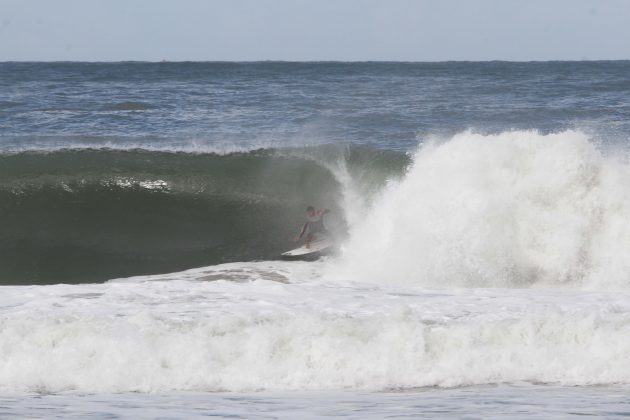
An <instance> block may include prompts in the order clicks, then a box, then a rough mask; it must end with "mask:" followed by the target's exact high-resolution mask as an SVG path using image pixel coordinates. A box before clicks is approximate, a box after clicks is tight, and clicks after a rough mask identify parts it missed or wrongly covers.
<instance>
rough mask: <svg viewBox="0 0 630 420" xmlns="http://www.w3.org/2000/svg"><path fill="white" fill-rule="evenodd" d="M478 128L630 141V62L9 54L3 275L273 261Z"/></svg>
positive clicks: (1, 195) (0, 218) (340, 225)
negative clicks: (313, 226) (571, 132)
mask: <svg viewBox="0 0 630 420" xmlns="http://www.w3.org/2000/svg"><path fill="white" fill-rule="evenodd" d="M468 129H471V130H476V131H480V132H483V133H496V132H502V131H506V130H513V129H535V130H540V131H542V132H552V131H561V130H566V129H579V130H582V131H585V132H588V133H590V134H591V135H592V136H593V138H595V139H597V140H598V141H600V142H602V143H614V144H625V143H626V142H627V140H628V138H629V137H630V62H548V63H503V62H492V63H415V64H414V63H242V64H237V63H155V64H149V63H113V64H96V63H48V64H45V63H0V153H1V154H0V284H9V283H17V284H24V283H26V284H28V283H57V282H92V281H102V280H106V279H109V278H112V277H118V276H127V275H134V274H150V273H157V272H164V271H173V270H180V269H184V268H188V267H192V266H200V265H207V264H214V263H217V262H225V261H242V260H253V259H269V258H274V257H275V256H277V255H278V254H279V252H281V251H282V250H284V249H286V247H288V246H290V244H291V240H290V238H291V237H292V236H293V234H294V233H295V231H296V229H297V228H298V227H299V223H300V222H301V217H302V216H301V213H302V210H303V208H304V207H305V205H308V204H311V203H313V204H315V205H321V206H326V207H330V208H331V209H333V216H332V218H331V221H330V223H331V224H332V225H333V226H334V227H335V228H336V230H337V231H338V234H340V235H343V234H344V229H345V228H344V220H343V217H342V212H341V209H340V205H341V204H340V202H339V200H340V196H341V192H340V188H341V186H340V184H339V181H338V175H339V174H337V173H335V168H337V169H339V168H341V169H347V170H348V171H350V173H351V174H352V175H353V176H354V177H355V178H356V179H357V180H358V183H359V184H361V187H362V188H363V189H364V190H365V191H366V192H367V191H372V192H373V191H374V190H376V189H377V187H378V186H379V185H382V183H383V182H384V181H385V180H386V179H387V178H388V177H390V176H395V175H399V174H401V173H402V172H403V171H404V169H405V166H406V164H407V163H408V157H407V156H406V155H405V152H406V151H409V150H412V149H414V148H415V147H416V145H417V144H418V143H421V142H423V141H425V140H427V139H429V138H433V137H440V138H448V137H449V136H450V135H452V134H454V133H456V132H459V131H462V130H468Z"/></svg>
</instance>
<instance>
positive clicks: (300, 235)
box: [295, 222, 308, 241]
mask: <svg viewBox="0 0 630 420" xmlns="http://www.w3.org/2000/svg"><path fill="white" fill-rule="evenodd" d="M307 226H308V222H306V223H304V226H302V230H300V233H299V234H298V235H297V236H296V237H295V240H296V241H299V240H300V238H301V237H302V236H304V232H306V227H307Z"/></svg>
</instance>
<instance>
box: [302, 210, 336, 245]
mask: <svg viewBox="0 0 630 420" xmlns="http://www.w3.org/2000/svg"><path fill="white" fill-rule="evenodd" d="M326 213H330V210H328V209H319V210H315V208H314V207H313V206H308V207H307V208H306V223H304V226H302V230H300V233H299V234H298V235H297V236H296V237H295V238H294V240H295V241H296V242H297V241H299V240H300V239H301V238H302V237H303V236H304V235H305V234H306V243H305V246H306V247H307V248H309V247H310V246H311V241H312V240H313V238H315V236H316V235H318V236H319V235H322V236H323V235H326V234H328V231H327V230H326V227H325V226H324V215H325V214H326Z"/></svg>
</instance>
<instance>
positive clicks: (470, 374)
mask: <svg viewBox="0 0 630 420" xmlns="http://www.w3.org/2000/svg"><path fill="white" fill-rule="evenodd" d="M629 151H630V62H548V63H503V62H491V63H274V62H270V63H111V64H95V63H0V239H1V240H0V284H1V285H2V286H0V289H1V292H2V293H1V294H0V415H1V416H5V417H14V418H19V417H29V418H52V417H58V418H69V417H86V416H91V417H96V418H125V417H134V418H155V417H160V416H164V417H182V418H183V417H185V418H194V417H202V416H208V415H214V416H219V417H234V418H252V417H261V418H296V417H304V418H320V417H332V416H335V417H347V418H383V417H410V418H420V417H444V418H446V417H453V416H455V417H473V418H475V417H477V418H487V417H517V418H518V417H523V416H534V417H536V416H537V417H540V418H546V417H571V416H582V415H599V416H608V417H616V416H622V415H628V414H629V413H630V409H629V407H628V403H627V398H626V396H627V393H628V389H629V388H628V386H630V339H629V338H628V337H630V260H629V259H628V255H630V161H629V156H630V155H629V153H628V152H629ZM309 204H313V205H316V206H318V207H326V208H329V209H331V213H330V215H329V217H327V221H326V222H327V226H328V228H329V229H330V231H331V233H332V235H333V236H334V237H335V239H336V242H337V244H338V250H337V252H336V253H334V254H333V255H330V256H327V257H324V258H322V259H320V260H318V261H314V262H305V261H282V260H281V259H279V255H280V254H281V253H282V252H283V251H286V250H288V249H290V248H292V247H294V246H295V244H294V243H293V241H292V237H293V236H294V235H295V233H296V232H297V231H298V230H299V228H300V224H301V223H302V219H303V217H304V216H303V211H304V208H305V207H306V206H307V205H309Z"/></svg>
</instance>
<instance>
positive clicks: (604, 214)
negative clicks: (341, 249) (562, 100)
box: [329, 131, 630, 289]
mask: <svg viewBox="0 0 630 420" xmlns="http://www.w3.org/2000/svg"><path fill="white" fill-rule="evenodd" d="M629 191H630V165H629V164H628V163H627V162H626V161H625V160H624V159H622V158H620V157H619V153H617V157H614V156H613V157H611V156H606V155H605V154H603V153H602V152H601V151H600V150H599V149H598V147H597V146H596V145H595V144H594V143H592V142H591V141H589V138H588V137H587V136H586V135H585V134H583V133H581V132H576V131H565V132H560V133H556V134H548V135H542V134H539V133H538V132H535V131H513V132H505V133H502V134H498V135H480V134H474V133H471V132H464V133H461V134H459V135H456V136H455V137H453V138H452V139H450V140H449V141H446V142H442V143H435V142H434V143H430V144H426V145H424V146H422V147H421V148H420V149H419V150H418V152H417V153H416V154H415V156H414V158H413V164H412V165H411V166H410V167H409V170H408V172H407V173H406V175H405V177H404V178H403V179H402V180H400V181H397V182H391V183H390V184H389V185H388V187H387V188H385V189H384V190H383V191H382V192H381V193H380V195H379V197H378V198H377V199H376V200H375V201H374V203H373V205H372V206H371V208H370V210H369V211H368V212H367V214H365V215H364V216H363V217H362V218H361V219H360V220H358V221H357V222H356V223H354V224H353V226H352V228H351V232H350V233H351V235H350V237H351V239H350V240H349V242H348V244H347V246H346V248H345V255H344V257H343V259H342V261H341V262H340V263H339V265H337V266H335V268H334V270H331V273H329V274H330V275H331V276H336V277H340V278H343V279H354V280H358V281H370V282H376V283H383V282H386V283H390V282H391V283H397V284H408V285H423V286H440V287H442V286H446V287H453V286H463V287H529V286H534V285H546V286H566V287H571V288H595V289H598V288H627V287H628V286H630V280H629V278H628V273H630V260H629V259H628V255H629V254H630V193H629Z"/></svg>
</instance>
